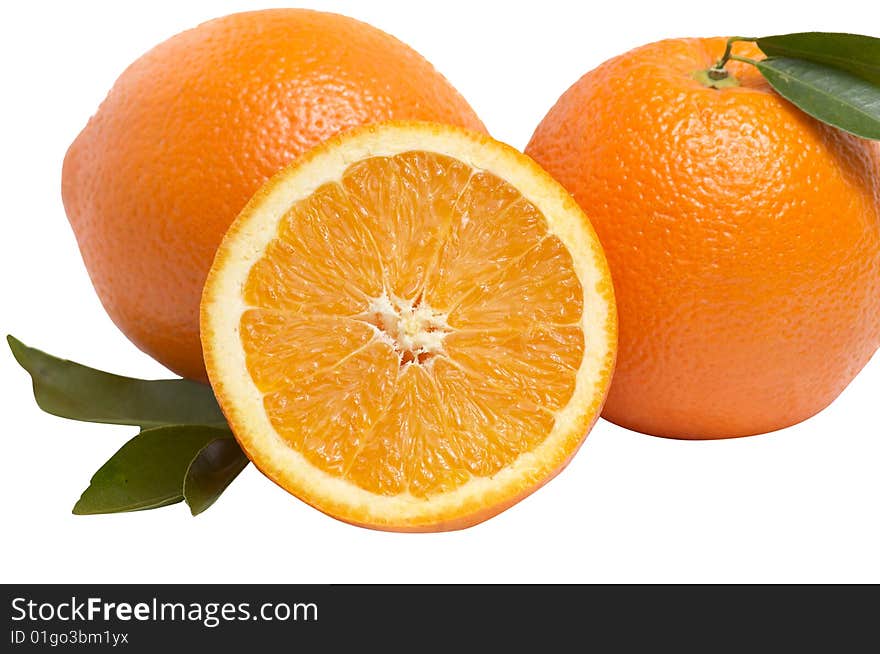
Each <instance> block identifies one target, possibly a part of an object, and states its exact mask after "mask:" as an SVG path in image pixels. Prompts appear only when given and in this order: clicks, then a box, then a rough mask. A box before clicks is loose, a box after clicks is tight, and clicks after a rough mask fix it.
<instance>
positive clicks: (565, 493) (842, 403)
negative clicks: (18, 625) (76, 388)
mask: <svg viewBox="0 0 880 654" xmlns="http://www.w3.org/2000/svg"><path fill="white" fill-rule="evenodd" d="M274 4H275V3H272V2H267V1H265V0H264V1H262V2H258V3H254V2H244V1H239V2H232V1H215V2H179V1H176V2H167V3H165V2H149V3H144V2H120V1H110V2H85V1H82V0H79V1H77V2H57V3H46V2H19V3H15V4H14V5H13V3H4V5H3V7H4V8H3V9H2V17H0V31H2V33H0V62H2V71H3V77H2V88H3V92H2V100H0V136H2V138H0V166H2V168H0V179H2V198H3V206H2V214H3V218H2V223H3V236H2V237H0V248H2V252H0V266H2V271H0V279H2V283H3V295H2V297H3V301H2V307H3V308H2V315H0V329H2V331H3V332H4V333H12V334H14V335H16V336H17V337H19V338H20V339H22V340H23V341H25V342H26V343H28V344H31V345H35V346H37V347H40V348H41V349H45V350H46V351H48V352H51V353H54V354H58V355H61V356H65V357H69V358H71V359H74V360H77V361H80V362H83V363H87V364H90V365H93V366H95V367H98V368H102V369H107V370H111V371H115V372H120V373H124V374H129V375H133V376H141V377H163V376H166V375H167V374H168V373H167V372H166V371H165V370H164V369H163V368H162V367H161V366H160V365H159V364H157V363H155V362H154V361H152V360H151V359H149V358H148V357H147V356H146V355H144V354H142V353H141V352H140V351H138V350H137V349H136V348H135V347H134V346H132V345H131V344H130V343H129V342H128V341H127V340H126V338H125V337H124V336H123V335H122V334H121V333H120V332H119V331H118V330H117V329H116V327H115V326H114V325H113V324H112V323H111V322H110V320H109V319H108V318H107V316H106V314H105V313H104V311H103V309H102V308H101V305H100V303H99V302H98V299H97V297H96V296H95V293H94V291H93V290H92V287H91V285H90V283H89V279H88V277H87V275H86V271H85V268H84V267H83V264H82V261H81V259H80V256H79V252H78V250H77V247H76V243H75V241H74V237H73V234H72V232H71V230H70V228H69V226H68V223H67V220H66V218H65V215H64V210H63V208H62V205H61V198H60V192H59V189H60V178H61V161H62V157H63V155H64V152H65V150H66V149H67V146H68V145H69V144H70V142H71V141H72V139H73V138H74V137H75V136H76V134H77V133H78V131H79V130H80V129H81V128H82V127H83V125H84V124H85V122H86V120H87V119H88V117H89V116H90V115H91V114H92V112H94V110H95V109H96V108H97V106H98V104H99V102H100V101H101V100H102V99H103V97H104V96H105V94H106V93H107V91H108V90H109V88H110V86H111V85H112V83H113V81H114V79H115V78H116V76H117V75H118V74H119V73H120V72H122V70H123V69H124V68H125V66H126V65H128V64H129V63H130V62H131V61H132V60H133V59H135V58H136V57H138V56H139V55H141V54H142V53H143V52H145V51H146V50H147V49H149V48H150V47H152V46H153V45H155V44H156V43H158V42H159V41H161V40H163V39H165V38H167V37H170V36H171V35H173V34H174V33H176V32H178V31H181V30H183V29H185V28H188V27H192V26H194V25H196V24H198V23H200V22H202V21H204V20H207V19H210V18H213V17H216V16H219V15H222V14H226V13H231V12H233V11H239V10H244V9H254V8H260V7H265V6H270V5H274ZM309 6H311V7H312V8H316V9H327V10H331V11H337V12H340V13H345V14H349V15H352V16H354V17H356V18H359V19H361V20H365V21H367V22H370V23H372V24H374V25H376V26H377V27H380V28H381V29H383V30H385V31H387V32H390V33H392V34H394V35H395V36H397V37H399V38H400V39H402V40H404V41H405V42H407V43H409V44H410V45H412V46H413V47H414V48H416V49H417V50H419V51H420V52H421V53H422V54H423V55H425V57H426V58H427V59H428V60H430V61H431V62H432V63H433V64H434V65H435V66H436V67H437V68H438V69H439V70H440V71H441V72H443V73H444V74H445V75H446V76H447V77H448V78H449V79H450V80H451V81H452V83H453V84H454V85H455V86H456V87H457V88H458V89H459V90H460V91H461V93H462V94H463V95H464V96H465V97H466V98H467V99H468V100H469V101H470V103H471V104H472V106H473V107H474V108H475V109H476V111H477V113H478V114H479V115H480V117H481V118H482V119H483V121H484V122H485V123H486V125H487V126H488V127H489V129H490V131H491V132H492V133H493V135H494V136H495V137H496V138H499V139H501V140H504V141H507V142H509V143H511V144H513V145H514V146H516V147H519V148H522V147H524V146H525V144H526V142H527V141H528V139H529V137H530V135H531V133H532V130H533V129H534V127H535V126H536V125H537V123H538V122H539V120H540V119H541V118H542V117H543V115H544V114H545V113H546V111H547V110H548V109H549V108H550V106H551V105H552V104H553V103H554V102H555V101H556V99H557V97H558V96H559V95H560V94H561V93H562V92H563V91H564V90H565V89H566V88H567V87H568V86H569V85H570V84H571V83H573V82H574V81H575V80H576V79H577V78H578V77H579V76H580V75H581V74H583V73H584V72H586V71H587V70H589V69H591V68H593V67H594V66H596V65H597V64H599V63H600V62H602V61H603V60H605V59H607V58H609V57H611V56H614V55H616V54H619V53H621V52H623V51H625V50H628V49H630V48H632V47H634V46H637V45H640V44H642V43H647V42H649V41H654V40H658V39H661V38H665V37H674V36H710V35H716V34H744V35H762V34H770V33H780V32H791V31H801V30H828V31H852V32H862V31H865V30H870V29H874V30H875V33H874V35H875V36H878V35H880V33H877V32H876V30H880V21H878V18H880V9H877V8H874V9H869V7H870V6H871V3H864V2H852V3H847V2H842V1H840V0H838V1H837V2H834V3H832V4H829V3H828V2H827V0H824V1H823V2H815V3H808V2H796V3H795V2H792V3H789V6H788V7H786V6H785V3H777V2H767V1H766V0H764V1H760V2H750V1H746V0H737V1H736V2H730V3H719V2H705V1H703V2H698V3H697V2H693V3H684V2H673V1H670V0H666V1H664V2H651V3H638V4H637V3H634V2H626V1H624V0H616V1H614V2H602V3H596V6H595V8H594V7H591V6H590V5H589V4H588V3H579V2H572V1H571V0H569V1H558V2H557V1H551V0H538V1H533V2H512V1H510V0H508V1H506V2H483V1H476V0H468V1H467V2H452V1H449V0H444V1H443V2H430V3H428V2H426V3H421V2H415V1H413V0H409V1H404V2H380V1H372V2H370V1H367V2H364V1H361V2H355V1H351V2H333V1H321V0H311V2H310V5H309ZM11 7H12V8H11ZM866 11H867V12H874V13H873V15H871V16H869V15H866V13H865V12H866ZM878 359H880V357H875V359H874V360H873V361H872V362H871V363H870V364H869V365H868V367H867V368H866V369H865V370H864V371H863V372H862V373H861V375H860V376H859V377H858V378H857V379H856V380H855V381H854V382H853V383H852V385H851V386H850V387H849V388H848V389H847V390H846V391H845V392H844V393H843V395H841V397H840V398H839V399H838V400H837V401H836V402H835V403H834V404H833V405H832V406H831V407H830V408H829V409H827V410H826V411H824V412H822V413H821V414H820V415H818V416H816V417H815V418H813V419H811V420H809V421H807V422H806V423H804V424H801V425H798V426H795V427H792V428H789V429H786V430H784V431H781V432H778V433H776V434H773V435H767V436H760V437H753V438H747V439H739V440H730V441H719V442H682V441H674V440H663V439H659V438H652V437H649V436H643V435H639V434H636V433H632V432H629V431H626V430H624V429H621V428H617V427H615V426H613V425H611V424H609V423H606V422H604V421H602V422H600V423H599V424H598V425H597V426H596V428H595V429H594V430H593V432H592V434H591V435H590V437H589V438H588V439H587V442H586V444H585V445H584V447H583V449H582V450H581V452H580V454H579V455H578V456H577V457H576V458H575V460H574V462H573V463H572V464H571V465H570V467H569V468H568V469H567V470H566V471H565V472H563V474H562V475H561V476H559V477H558V478H557V479H556V480H555V481H553V482H552V483H550V484H549V485H548V486H546V487H545V488H543V489H542V490H540V491H539V492H537V493H536V494H535V495H533V496H531V497H530V498H528V499H527V500H525V501H524V502H522V503H520V504H519V505H517V506H515V507H514V508H512V509H511V510H509V511H507V512H505V513H503V514H502V515H500V516H498V517H497V518H494V519H492V520H490V521H489V522H487V523H484V524H483V525H480V526H477V527H475V528H472V529H469V530H465V531H462V532H455V533H445V534H430V535H405V534H404V535H401V534H388V533H381V532H374V531H368V530H364V529H358V528H356V527H351V526H348V525H345V524H342V523H340V522H336V521H335V520H332V519H331V518H328V517H325V516H324V515H322V514H320V513H318V512H317V511H315V510H313V509H311V508H309V507H308V506H306V505H305V504H302V503H301V502H299V501H298V500H296V499H294V498H293V497H291V496H289V495H288V494H286V493H285V492H284V491H282V490H281V489H279V488H277V487H276V486H275V485H274V484H272V483H270V482H269V481H268V480H266V479H265V478H263V477H262V475H260V473H259V472H257V471H256V470H255V469H254V468H253V467H249V468H248V469H247V470H246V471H245V472H244V473H243V474H242V475H241V477H240V478H239V479H238V480H237V481H236V482H235V483H234V484H233V486H231V487H230V488H229V490H228V491H227V493H226V494H225V495H224V496H223V497H222V498H221V499H220V500H219V501H218V502H217V504H216V505H215V506H214V507H212V508H211V509H210V510H208V511H207V512H206V513H204V514H202V515H201V516H199V517H198V518H192V517H190V515H189V512H188V511H187V509H186V507H185V505H182V504H179V505H175V506H172V507H169V508H164V509H159V510H156V511H146V512H140V513H132V514H122V515H114V516H94V517H75V516H73V515H71V513H70V509H71V507H72V506H73V503H74V502H75V501H76V499H77V498H78V497H79V494H80V492H81V491H82V490H83V488H85V486H86V485H87V484H88V481H89V477H90V476H91V474H92V473H93V472H94V471H95V470H96V469H97V468H98V467H99V466H100V465H101V464H103V463H104V461H105V460H106V459H107V458H108V457H109V456H110V455H111V454H113V452H115V451H116V449H117V448H118V447H119V446H121V445H122V443H123V442H124V441H125V440H126V439H127V438H128V437H129V436H131V435H133V434H134V431H135V430H134V428H126V427H111V426H98V425H90V424H85V423H76V422H71V421H65V420H62V419H59V418H54V417H52V416H48V415H45V414H43V413H41V412H40V411H39V410H38V409H37V407H36V405H35V404H34V402H33V398H32V395H31V392H30V387H29V383H28V382H29V380H28V378H27V375H26V374H25V372H24V371H22V370H21V369H19V368H18V367H17V366H16V364H15V363H14V361H13V359H12V356H11V355H10V354H9V352H8V351H7V350H5V346H4V347H3V351H0V391H2V392H0V397H2V402H3V404H2V407H3V415H2V461H3V464H2V473H0V483H2V507H3V515H2V524H3V536H2V539H0V581H2V582H49V581H57V582H82V581H94V582H247V581H253V582H318V583H324V582H660V581H665V582H708V581H713V582H724V581H729V582H793V581H795V582H796V581H812V582H825V581H828V582H830V581H835V582H845V581H848V582H859V581H873V582H880V520H878V518H880V511H878V506H877V504H878V499H880V476H878V461H880V438H878V433H880V429H878V417H877V405H878V399H880V360H878Z"/></svg>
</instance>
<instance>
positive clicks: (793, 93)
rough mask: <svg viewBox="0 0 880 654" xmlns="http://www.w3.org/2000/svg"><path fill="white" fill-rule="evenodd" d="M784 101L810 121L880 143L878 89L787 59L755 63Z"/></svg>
mask: <svg viewBox="0 0 880 654" xmlns="http://www.w3.org/2000/svg"><path fill="white" fill-rule="evenodd" d="M755 65H756V66H757V67H758V69H759V70H760V71H761V74H762V75H763V76H764V77H765V78H766V79H767V81H768V82H769V83H770V85H771V86H772V87H773V88H774V89H775V90H776V91H777V92H778V93H779V94H780V95H781V96H782V97H784V98H785V99H786V100H788V101H789V102H791V103H793V104H794V105H795V106H797V107H798V109H800V110H801V111H804V112H805V113H807V114H809V115H810V116H812V117H813V118H816V119H818V120H821V121H822V122H825V123H828V124H829V125H833V126H834V127H838V128H840V129H842V130H844V131H847V132H850V133H851V134H855V135H856V136H861V137H862V138H866V139H880V87H878V86H875V85H873V84H871V83H870V82H866V81H865V80H863V79H862V78H860V77H856V76H855V75H853V74H852V73H847V72H845V71H842V70H838V69H836V68H831V67H830V66H826V65H824V64H819V63H815V62H811V61H804V60H802V59H790V58H788V57H779V58H776V57H771V58H768V59H764V60H763V61H758V62H755Z"/></svg>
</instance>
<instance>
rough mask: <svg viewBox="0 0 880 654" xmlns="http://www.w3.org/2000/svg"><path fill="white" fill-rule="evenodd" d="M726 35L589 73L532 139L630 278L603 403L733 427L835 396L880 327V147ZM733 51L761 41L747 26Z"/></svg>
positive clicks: (704, 432)
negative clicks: (711, 74) (798, 104)
mask: <svg viewBox="0 0 880 654" xmlns="http://www.w3.org/2000/svg"><path fill="white" fill-rule="evenodd" d="M724 44H725V39H721V38H714V39H678V40H669V41H661V42H659V43H653V44H650V45H647V46H644V47H641V48H638V49H636V50H633V51H631V52H628V53H626V54H624V55H622V56H620V57H617V58H615V59H612V60H610V61H608V62H606V63H604V64H602V65H601V66H600V67H599V68H597V69H595V70H593V71H592V72H589V73H587V74H586V75H584V77H582V78H581V79H580V80H579V81H578V82H577V83H576V84H575V85H574V86H572V87H571V88H570V89H569V90H568V91H567V92H566V93H565V94H564V95H563V96H562V97H561V98H560V100H559V101H558V103H557V104H556V106H554V107H553V108H552V109H551V110H550V112H549V113H548V114H547V116H546V117H545V118H544V120H543V122H542V123H541V124H540V125H539V126H538V128H537V130H536V131H535V134H534V136H533V137H532V140H531V143H530V144H529V146H528V148H527V149H526V152H527V153H528V154H530V155H531V156H532V157H533V158H534V159H536V160H537V161H538V163H540V164H541V165H542V166H543V167H544V168H545V169H546V170H548V171H549V172H550V173H551V174H552V175H553V176H554V177H556V179H557V180H559V181H560V182H561V183H562V185H563V186H565V187H566V188H567V189H568V190H569V191H570V192H571V193H573V195H574V197H575V199H576V200H577V201H578V202H579V203H580V205H581V206H582V207H583V208H584V210H585V211H586V213H587V214H588V215H589V216H590V219H591V221H592V223H593V225H594V226H595V228H596V231H597V232H598V235H599V239H600V241H601V243H602V245H603V247H604V249H605V253H606V255H607V257H608V260H609V265H610V268H611V272H612V278H613V280H614V286H615V292H616V295H617V303H618V311H619V321H620V345H619V352H618V360H617V370H616V372H615V376H614V379H613V381H612V384H611V390H610V393H609V396H608V401H607V403H606V405H605V410H604V413H603V415H604V417H606V418H607V419H609V420H611V421H612V422H615V423H617V424H620V425H622V426H624V427H628V428H631V429H635V430H637V431H641V432H645V433H649V434H655V435H658V436H669V437H679V438H724V437H734V436H745V435H750V434H757V433H763V432H768V431H772V430H775V429H780V428H782V427H786V426H789V425H792V424H794V423H797V422H799V421H801V420H804V419H806V418H808V417H809V416H811V415H813V414H815V413H816V412H818V411H820V410H821V409H823V408H824V407H826V406H827V405H828V404H829V403H830V402H831V401H832V400H834V398H836V397H837V395H838V394H839V393H840V392H841V391H842V390H843V389H844V388H845V387H846V386H847V384H848V383H849V382H850V381H851V380H852V378H853V377H854V376H855V375H856V374H857V373H858V371H859V370H860V369H861V368H862V367H863V366H864V365H865V363H866V362H867V361H868V360H869V359H870V357H871V355H872V354H873V353H874V351H875V350H876V349H877V347H878V345H880V147H878V144H877V143H873V142H869V141H864V140H861V139H858V138H855V137H853V136H850V135H848V134H845V133H843V132H841V131H839V130H836V129H833V128H830V127H828V126H825V125H823V124H820V123H819V122H817V121H815V120H813V119H812V118H810V117H808V116H807V115H806V114H803V113H802V112H800V111H799V110H797V109H796V108H795V107H794V106H793V105H791V104H789V103H788V102H786V101H785V100H783V99H782V98H781V97H780V96H778V95H776V94H775V93H774V92H772V91H771V90H770V87H769V86H768V85H767V84H766V82H764V80H763V78H762V77H761V76H760V74H759V73H758V72H757V70H756V69H754V68H753V67H751V66H748V65H745V64H740V63H737V62H732V63H731V64H730V65H728V70H730V71H731V72H732V73H733V74H734V75H735V76H736V77H737V78H738V79H739V80H740V82H741V86H740V87H738V88H728V89H723V90H715V89H710V88H706V87H704V86H702V85H701V84H700V83H698V82H696V81H695V80H693V79H692V78H691V73H692V72H693V71H695V70H698V69H706V68H708V67H709V66H710V65H711V64H712V63H713V62H714V61H715V60H717V59H718V57H719V56H720V55H721V53H722V52H723V50H724ZM734 52H735V53H739V54H743V55H745V56H749V57H753V58H760V57H761V55H760V54H759V52H758V51H757V49H756V48H754V47H753V46H751V45H750V44H741V45H738V46H737V47H736V48H735V49H734Z"/></svg>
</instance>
